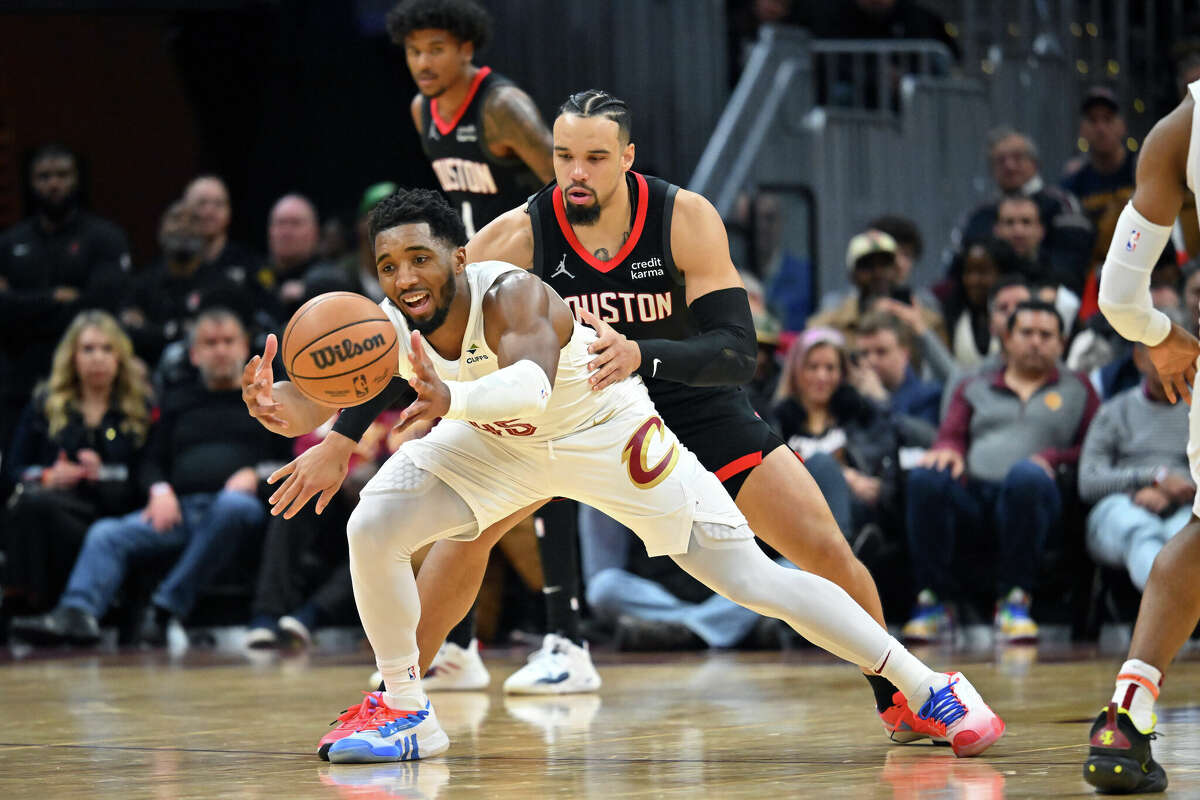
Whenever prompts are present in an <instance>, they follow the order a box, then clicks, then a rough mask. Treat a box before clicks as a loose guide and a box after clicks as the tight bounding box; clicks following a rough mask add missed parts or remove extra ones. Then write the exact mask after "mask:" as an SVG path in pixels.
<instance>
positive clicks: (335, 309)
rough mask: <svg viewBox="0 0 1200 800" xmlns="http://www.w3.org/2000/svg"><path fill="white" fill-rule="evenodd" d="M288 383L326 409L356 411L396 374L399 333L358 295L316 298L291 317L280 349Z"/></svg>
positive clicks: (368, 300)
mask: <svg viewBox="0 0 1200 800" xmlns="http://www.w3.org/2000/svg"><path fill="white" fill-rule="evenodd" d="M279 348H280V352H281V353H282V354H283V366H284V368H285V369H287V373H288V379H289V380H290V381H291V382H292V383H294V384H295V385H296V388H297V389H299V390H300V391H301V392H302V393H303V394H304V395H305V396H307V397H310V398H312V399H313V400H315V401H317V402H318V403H320V404H322V405H326V406H337V407H338V408H347V407H349V406H356V405H358V404H360V403H363V402H365V401H367V400H370V399H371V398H372V397H374V396H375V395H377V394H379V393H380V392H381V391H383V387H385V386H387V385H388V382H389V381H391V379H392V376H393V375H394V374H395V373H396V328H395V326H393V325H392V322H391V320H389V319H388V318H387V315H386V314H384V313H383V309H381V308H380V307H379V306H378V305H376V304H375V303H374V302H372V301H371V300H370V298H367V297H364V296H363V295H361V294H355V293H354V292H326V293H325V294H321V295H317V296H316V297H314V298H313V299H312V300H309V301H308V302H307V303H305V304H304V305H302V306H300V308H299V310H297V311H296V313H295V314H293V315H292V319H291V321H290V322H288V326H287V330H285V331H284V332H283V342H282V343H281V344H280V346H279Z"/></svg>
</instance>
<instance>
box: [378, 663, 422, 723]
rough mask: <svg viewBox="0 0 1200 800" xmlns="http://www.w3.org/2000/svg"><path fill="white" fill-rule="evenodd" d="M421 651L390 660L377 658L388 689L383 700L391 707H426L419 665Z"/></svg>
mask: <svg viewBox="0 0 1200 800" xmlns="http://www.w3.org/2000/svg"><path fill="white" fill-rule="evenodd" d="M419 658H420V654H419V653H413V654H411V655H408V656H404V657H402V658H393V659H390V660H384V659H380V658H377V659H375V666H377V667H379V671H380V672H381V673H382V674H383V683H384V685H385V686H386V687H387V691H385V692H384V693H383V702H385V703H387V704H388V706H389V707H390V708H397V709H402V710H405V711H410V710H411V711H419V710H421V709H422V708H424V707H425V703H426V697H425V690H424V689H422V688H421V671H420V670H421V668H420V666H419V665H418V659H419Z"/></svg>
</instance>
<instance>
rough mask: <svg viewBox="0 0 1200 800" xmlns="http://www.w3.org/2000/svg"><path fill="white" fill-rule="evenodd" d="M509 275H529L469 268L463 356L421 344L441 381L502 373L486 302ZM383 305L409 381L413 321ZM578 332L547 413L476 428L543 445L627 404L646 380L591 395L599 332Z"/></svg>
mask: <svg viewBox="0 0 1200 800" xmlns="http://www.w3.org/2000/svg"><path fill="white" fill-rule="evenodd" d="M509 272H522V273H523V272H525V270H523V269H521V268H520V267H517V266H514V265H513V264H509V263H507V262H504V261H480V262H478V263H475V264H468V265H467V267H466V276H467V289H468V291H469V292H470V295H471V308H470V311H469V312H468V316H467V329H466V332H465V333H464V334H463V347H462V352H461V353H460V355H459V357H458V359H457V360H455V361H450V360H448V359H445V358H442V357H441V356H440V355H438V354H437V352H436V351H435V350H434V349H433V347H431V346H430V344H429V343H428V342H426V341H425V340H423V339H422V345H423V346H424V348H425V354H426V355H427V356H428V357H429V360H430V361H431V362H432V363H433V367H434V370H435V371H436V372H437V374H438V376H439V377H441V379H442V380H445V381H472V380H476V379H478V378H482V377H483V376H485V375H490V374H491V373H493V372H495V371H496V370H498V369H499V368H500V366H499V358H498V357H497V356H496V354H495V353H494V352H493V351H492V349H491V348H490V347H488V343H487V337H486V336H485V335H484V329H483V297H484V294H485V293H486V292H487V290H488V289H490V288H491V286H492V284H493V283H495V282H496V279H497V278H499V277H500V276H501V275H504V274H506V273H509ZM547 288H548V289H549V287H547ZM550 291H551V292H553V291H554V290H553V289H550ZM555 297H557V295H555ZM379 305H380V307H381V308H382V309H383V311H384V313H385V314H387V315H388V318H389V319H390V320H391V321H392V324H393V325H395V326H396V333H397V334H398V336H399V347H398V348H397V349H398V351H399V363H398V364H397V368H396V373H397V374H398V375H399V376H400V377H402V378H404V379H406V380H407V379H408V378H409V377H410V376H411V375H412V366H411V365H410V363H409V358H408V356H409V352H410V329H409V327H408V321H407V320H405V318H404V314H402V313H401V312H400V309H398V308H396V306H395V305H394V304H393V303H392V301H391V300H387V299H385V300H384V301H383V302H382V303H380V304H379ZM572 319H574V316H573V315H572ZM574 326H575V329H574V331H573V332H572V333H571V339H570V341H568V342H567V344H566V346H565V347H563V348H562V350H561V351H560V352H559V356H558V372H557V374H556V375H555V378H554V391H553V392H551V394H550V402H549V404H548V405H547V406H546V410H545V411H544V412H542V413H541V414H539V415H538V416H536V417H530V418H529V419H520V420H516V419H512V420H494V421H474V422H472V424H474V425H476V426H477V427H483V426H485V425H493V426H498V427H499V428H501V429H503V430H505V432H507V433H512V434H513V435H516V436H520V437H522V438H524V437H529V438H528V439H526V441H530V440H537V441H544V440H546V439H554V438H557V437H559V436H565V435H566V434H569V433H573V432H575V431H578V430H581V429H583V428H590V427H591V426H592V425H593V424H595V422H596V418H597V417H598V416H600V417H602V416H603V415H604V414H606V413H607V412H608V411H610V410H611V409H612V408H614V407H616V406H617V405H619V404H621V403H622V402H627V401H628V400H629V398H630V391H631V388H632V387H633V386H636V385H639V384H641V378H639V377H637V376H633V377H632V378H630V379H629V380H625V381H621V382H620V383H617V384H614V385H613V386H609V387H607V388H606V389H603V390H601V391H599V392H596V391H592V387H591V384H590V383H588V369H587V364H588V362H589V361H591V359H592V357H593V356H592V355H591V354H589V353H588V351H587V348H588V345H589V344H591V343H592V342H594V341H595V340H596V332H595V331H593V330H592V329H591V328H588V327H585V326H583V325H581V324H580V323H579V322H575V323H574ZM634 391H637V390H636V389H634ZM530 428H532V430H531V429H530ZM514 432H515V433H514Z"/></svg>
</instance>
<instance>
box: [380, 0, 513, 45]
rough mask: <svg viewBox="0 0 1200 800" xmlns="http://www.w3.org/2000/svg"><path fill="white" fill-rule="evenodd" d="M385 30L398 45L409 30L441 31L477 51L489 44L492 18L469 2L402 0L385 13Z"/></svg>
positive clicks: (471, 0)
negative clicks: (471, 45)
mask: <svg viewBox="0 0 1200 800" xmlns="http://www.w3.org/2000/svg"><path fill="white" fill-rule="evenodd" d="M387 29H388V34H389V35H391V37H392V41H393V42H395V43H396V44H398V45H401V46H403V45H404V37H406V36H408V34H410V33H412V32H413V31H423V30H441V31H449V32H450V34H451V35H452V36H454V38H456V39H458V40H459V41H461V42H471V43H472V44H474V45H475V50H476V51H479V50H482V49H483V48H484V47H486V46H487V43H488V42H489V41H491V38H492V18H491V16H490V15H489V14H488V12H487V11H485V10H484V9H483V8H482V7H481V6H480V5H479V4H478V3H476V2H474V1H473V0H404V2H402V3H400V4H399V5H397V6H396V7H395V8H393V9H392V10H391V11H389V12H388V15H387Z"/></svg>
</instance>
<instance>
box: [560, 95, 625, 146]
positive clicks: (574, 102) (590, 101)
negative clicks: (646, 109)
mask: <svg viewBox="0 0 1200 800" xmlns="http://www.w3.org/2000/svg"><path fill="white" fill-rule="evenodd" d="M558 114H559V116H562V115H563V114H574V115H575V116H577V117H604V118H605V119H611V120H612V121H613V122H615V123H617V128H618V129H619V133H620V137H621V141H624V142H628V141H629V137H630V131H631V129H632V126H633V117H632V116H631V115H630V113H629V104H628V103H626V102H625V101H624V100H620V99H618V98H616V97H613V96H612V95H611V94H609V93H608V92H606V91H603V90H602V89H586V90H584V91H582V92H576V93H575V94H573V95H571V96H570V97H568V98H567V101H566V102H565V103H563V104H562V106H560V107H559V109H558Z"/></svg>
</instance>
